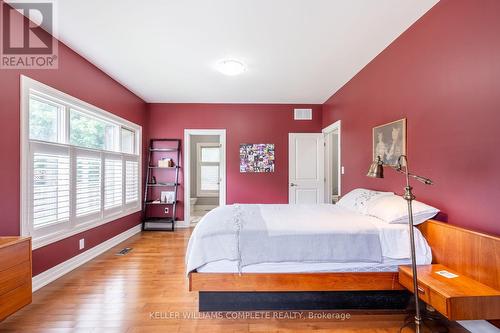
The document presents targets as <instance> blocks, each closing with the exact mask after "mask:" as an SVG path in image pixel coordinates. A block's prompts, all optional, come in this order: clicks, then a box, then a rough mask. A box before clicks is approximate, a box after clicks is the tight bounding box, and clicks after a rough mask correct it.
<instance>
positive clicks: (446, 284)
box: [399, 264, 500, 320]
mask: <svg viewBox="0 0 500 333" xmlns="http://www.w3.org/2000/svg"><path fill="white" fill-rule="evenodd" d="M412 277H413V274H412V271H411V266H399V283H400V284H401V285H402V286H403V287H405V288H406V289H408V290H409V291H411V292H413V278H412ZM417 277H418V296H419V298H420V299H421V300H422V301H424V302H425V303H427V304H429V305H430V306H432V307H433V308H435V309H436V310H437V311H439V312H440V313H441V314H442V315H444V316H445V317H446V318H448V319H449V320H479V319H499V318H500V291H498V290H496V289H493V288H490V287H488V286H486V285H484V284H482V283H480V282H478V281H476V280H473V279H471V278H468V277H467V276H464V275H461V274H459V273H457V272H455V271H453V270H451V269H449V268H447V267H446V266H443V265H439V264H437V265H422V266H418V268H417Z"/></svg>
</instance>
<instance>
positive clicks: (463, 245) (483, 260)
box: [418, 220, 500, 290]
mask: <svg viewBox="0 0 500 333" xmlns="http://www.w3.org/2000/svg"><path fill="white" fill-rule="evenodd" d="M418 228H419V229H420V231H421V232H422V233H423V234H424V236H425V238H426V239H427V242H428V243H429V245H430V247H431V248H432V257H433V258H432V262H433V263H437V264H443V265H445V266H447V267H449V268H451V269H453V270H455V271H457V272H459V273H462V274H464V275H466V276H468V277H470V278H473V279H474V280H477V281H479V282H481V283H483V284H485V285H487V286H490V287H492V288H495V289H497V290H500V237H496V236H491V235H487V234H483V233H480V232H476V231H472V230H467V229H463V228H460V227H456V226H453V225H449V224H447V223H443V222H438V221H434V220H429V221H427V222H425V223H422V224H421V225H419V226H418Z"/></svg>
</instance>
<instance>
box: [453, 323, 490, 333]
mask: <svg viewBox="0 0 500 333" xmlns="http://www.w3.org/2000/svg"><path fill="white" fill-rule="evenodd" d="M457 323H459V324H460V325H462V326H463V327H465V328H466V329H467V330H468V331H470V332H471V333H498V332H499V331H500V330H499V329H498V328H496V327H495V326H493V325H492V324H490V323H488V322H487V321H486V320H459V321H457Z"/></svg>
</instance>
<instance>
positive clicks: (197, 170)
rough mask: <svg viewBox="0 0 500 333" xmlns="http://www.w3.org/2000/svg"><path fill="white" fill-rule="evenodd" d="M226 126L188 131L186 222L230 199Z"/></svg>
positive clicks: (186, 137)
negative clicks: (227, 183) (224, 128)
mask: <svg viewBox="0 0 500 333" xmlns="http://www.w3.org/2000/svg"><path fill="white" fill-rule="evenodd" d="M225 144H226V130H202V129H196V130H195V129H186V130H185V131H184V147H185V149H184V223H183V224H184V225H185V226H190V227H194V226H195V225H196V224H197V223H199V222H200V220H202V218H203V216H205V215H206V214H207V213H208V212H209V211H211V210H212V209H214V208H216V207H218V206H221V205H225V203H226V149H225Z"/></svg>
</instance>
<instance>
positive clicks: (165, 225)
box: [142, 139, 181, 231]
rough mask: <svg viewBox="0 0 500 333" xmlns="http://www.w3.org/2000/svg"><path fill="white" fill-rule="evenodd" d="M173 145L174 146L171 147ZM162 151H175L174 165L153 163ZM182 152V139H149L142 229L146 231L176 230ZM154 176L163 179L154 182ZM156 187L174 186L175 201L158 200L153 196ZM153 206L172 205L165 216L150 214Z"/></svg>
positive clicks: (172, 156) (170, 156) (173, 155)
mask: <svg viewBox="0 0 500 333" xmlns="http://www.w3.org/2000/svg"><path fill="white" fill-rule="evenodd" d="M162 145H169V147H168V148H165V147H162ZM170 146H172V147H170ZM156 153H157V155H160V156H159V157H161V153H174V154H172V155H169V156H168V157H169V158H172V160H173V162H174V166H172V167H160V166H155V165H152V163H156V162H155V161H157V160H159V157H158V156H154V154H156ZM180 154H181V140H180V139H151V140H150V141H149V148H148V168H147V172H146V182H145V184H146V186H145V190H144V202H143V208H142V216H143V217H142V230H144V231H174V230H175V221H176V218H175V215H176V212H177V203H178V202H179V200H177V193H178V191H177V190H178V187H179V169H180V166H179V161H180ZM153 176H154V177H155V179H156V178H158V179H160V180H161V181H157V182H155V183H153ZM154 188H172V189H173V191H174V202H173V203H166V202H159V201H156V200H157V199H152V198H151V193H152V192H154V190H153V189H154ZM152 206H166V207H171V209H169V214H168V215H166V214H165V215H164V216H151V215H150V214H148V213H149V212H148V210H149V209H151V207H152Z"/></svg>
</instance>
